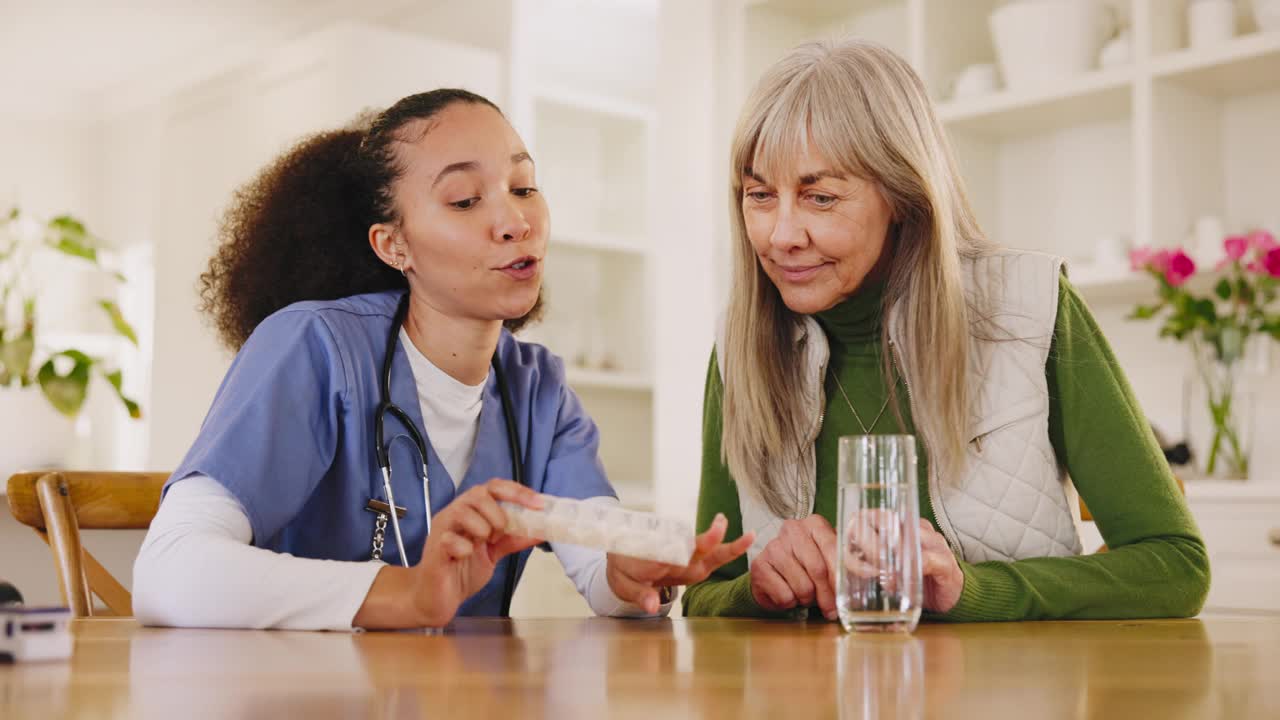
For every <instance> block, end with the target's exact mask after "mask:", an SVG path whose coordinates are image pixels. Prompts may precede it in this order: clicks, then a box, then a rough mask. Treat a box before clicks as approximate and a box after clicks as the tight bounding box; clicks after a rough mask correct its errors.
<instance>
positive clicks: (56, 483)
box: [8, 471, 169, 618]
mask: <svg viewBox="0 0 1280 720" xmlns="http://www.w3.org/2000/svg"><path fill="white" fill-rule="evenodd" d="M168 478H169V476H168V474H167V473H123V472H67V471H45V472H27V473H18V474H16V475H14V476H12V477H10V478H9V485H8V498H9V512H10V513H12V514H13V516H14V518H16V519H17V520H18V522H20V523H22V524H23V525H27V526H29V527H31V528H33V529H34V530H35V531H36V534H37V535H39V536H40V538H41V539H43V540H44V541H45V542H46V543H48V544H49V547H50V549H51V550H52V551H53V561H54V566H55V569H56V570H57V574H58V585H59V587H60V588H61V590H62V600H63V602H64V603H66V605H67V607H69V608H71V614H72V616H73V617H78V618H84V617H93V616H95V615H96V614H101V613H95V610H94V607H93V595H95V594H96V595H97V596H98V597H100V598H102V601H103V602H104V603H105V604H106V605H107V607H108V608H109V609H110V610H111V612H112V613H113V614H114V615H132V614H133V605H132V598H131V596H130V595H129V591H128V590H125V589H124V586H123V585H121V584H120V583H119V581H117V580H116V579H115V578H114V577H112V576H111V573H109V572H107V570H106V568H104V567H102V564H101V563H99V562H98V561H97V559H95V558H94V557H93V555H92V554H90V553H89V552H88V551H87V550H85V549H84V547H83V546H82V545H81V542H80V529H81V528H85V529H88V530H145V529H146V528H147V527H149V526H150V525H151V519H152V518H153V517H155V514H156V510H157V509H158V508H159V507H160V490H161V489H162V488H163V487H164V483H165V481H166V480H168Z"/></svg>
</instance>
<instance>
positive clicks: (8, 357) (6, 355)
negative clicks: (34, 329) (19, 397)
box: [0, 330, 36, 385]
mask: <svg viewBox="0 0 1280 720" xmlns="http://www.w3.org/2000/svg"><path fill="white" fill-rule="evenodd" d="M35 350H36V341H35V338H34V337H33V336H32V334H31V331H30V330H27V331H26V332H24V333H23V334H21V335H19V336H18V337H16V338H14V339H13V340H10V341H8V342H2V341H0V368H3V369H4V371H5V372H6V373H7V374H9V375H13V376H16V377H19V378H25V377H26V376H27V373H28V372H29V371H30V369H31V356H32V354H34V353H35ZM7 384H8V383H0V385H7Z"/></svg>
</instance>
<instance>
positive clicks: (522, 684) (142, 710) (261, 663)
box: [0, 618, 1280, 720]
mask: <svg viewBox="0 0 1280 720" xmlns="http://www.w3.org/2000/svg"><path fill="white" fill-rule="evenodd" d="M74 629H75V635H76V647H75V655H74V657H73V658H72V659H71V661H70V662H64V663H54V664H45V665H37V664H32V665H17V666H10V667H0V718H5V719H6V720H8V719H10V718H13V719H16V718H28V717H30V718H61V717H68V718H72V717H74V718H101V717H132V718H149V717H154V718H164V720H173V719H175V718H201V717H218V718H223V717H229V718H264V719H266V718H271V719H273V720H274V719H276V718H293V717H299V718H315V719H317V720H318V719H321V718H364V717H372V718H401V717H413V718H418V717H431V718H438V717H492V718H528V717H553V718H562V717H563V718H569V717H591V718H595V717H606V716H607V717H634V718H645V719H646V720H655V719H656V720H667V719H669V718H678V717H688V716H704V717H724V718H739V717H768V718H805V717H842V718H843V717H850V718H858V717H865V718H888V717H904V718H911V717H946V718H968V717H975V718H991V719H997V718H1018V719H1019V720H1022V719H1023V718H1104V717H1106V718H1110V717H1114V718H1124V719H1125V720H1140V719H1142V718H1158V719H1159V720H1172V719H1174V718H1201V717H1222V718H1243V717H1270V718H1276V717H1280V687H1278V686H1280V619H1261V618H1260V619H1229V618H1221V619H1207V620H1190V621H1154V622H1091V623H1084V622H1078V623H1018V624H1002V625H968V626H947V625H924V626H921V628H920V629H919V631H918V632H916V634H915V635H913V636H909V637H897V636H872V635H844V634H842V633H841V632H840V630H839V628H838V626H835V625H831V624H825V623H824V624H817V623H811V624H796V623H783V622H763V621H751V620H715V619H692V620H656V621H625V620H609V619H604V618H592V619H583V620H576V619H573V620H570V619H562V620H515V621H504V620H492V619H490V620H481V619H474V620H460V621H458V622H457V623H456V624H455V626H454V627H452V628H450V629H448V630H447V631H445V632H443V633H438V634H432V635H428V634H424V633H367V634H344V633H298V632H254V631H232V630H162V629H146V628H140V627H138V626H137V625H136V624H135V623H134V622H132V621H128V620H86V621H78V622H77V623H76V625H75V628H74Z"/></svg>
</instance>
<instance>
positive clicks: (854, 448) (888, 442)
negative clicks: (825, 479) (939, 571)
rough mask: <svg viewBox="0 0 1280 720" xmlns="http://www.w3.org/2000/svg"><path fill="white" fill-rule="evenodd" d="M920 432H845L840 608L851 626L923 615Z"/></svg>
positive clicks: (901, 623)
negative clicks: (918, 468)
mask: <svg viewBox="0 0 1280 720" xmlns="http://www.w3.org/2000/svg"><path fill="white" fill-rule="evenodd" d="M916 472H917V468H916V439H915V436H914V435H851V436H848V437H842V438H840V466H839V479H840V486H839V493H840V494H839V499H838V509H837V511H836V515H837V518H836V519H837V521H838V523H837V527H836V557H835V558H834V562H833V563H832V567H834V568H835V571H836V608H837V609H838V610H839V613H840V624H841V625H843V626H844V629H845V630H849V631H854V630H857V631H869V632H911V631H912V630H914V629H915V627H916V624H917V623H918V622H919V621H920V606H921V604H922V602H923V594H924V592H923V579H922V577H921V568H920V503H919V495H918V490H917V482H916Z"/></svg>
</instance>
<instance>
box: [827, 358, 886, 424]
mask: <svg viewBox="0 0 1280 720" xmlns="http://www.w3.org/2000/svg"><path fill="white" fill-rule="evenodd" d="M831 377H833V378H835V379H836V387H838V388H840V395H841V396H843V397H844V404H845V405H848V406H849V409H850V410H852V411H853V419H854V420H857V421H858V427H860V428H862V434H863V435H870V434H871V430H872V429H873V428H875V426H876V424H877V423H879V422H880V418H881V417H883V416H884V411H885V410H887V409H888V408H889V399H890V398H892V397H893V393H892V392H890V393H889V394H888V395H886V396H885V398H884V404H883V405H881V406H880V412H878V413H876V417H875V419H874V420H872V421H871V425H870V426H868V425H865V424H863V422H862V417H861V416H860V415H858V409H857V408H855V407H854V406H853V403H852V402H849V394H848V393H846V392H845V391H844V385H842V384H841V383H840V376H839V375H837V374H835V373H831Z"/></svg>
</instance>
